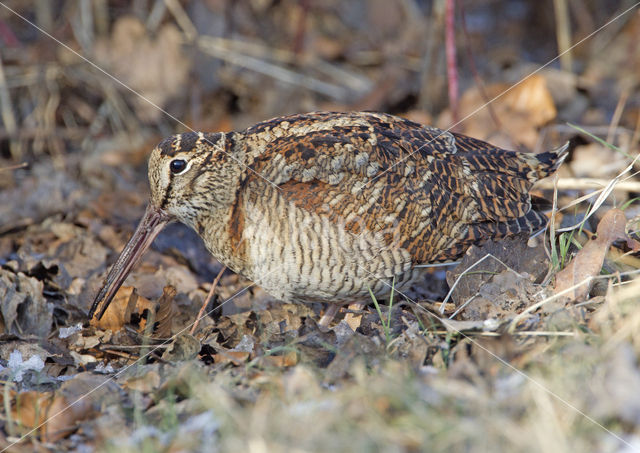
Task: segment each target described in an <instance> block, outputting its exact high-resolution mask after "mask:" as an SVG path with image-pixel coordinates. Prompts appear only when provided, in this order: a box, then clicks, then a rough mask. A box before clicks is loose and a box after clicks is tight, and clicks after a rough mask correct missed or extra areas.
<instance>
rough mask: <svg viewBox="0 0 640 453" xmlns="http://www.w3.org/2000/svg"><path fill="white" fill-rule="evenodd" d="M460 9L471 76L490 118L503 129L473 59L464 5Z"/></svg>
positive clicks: (460, 5)
mask: <svg viewBox="0 0 640 453" xmlns="http://www.w3.org/2000/svg"><path fill="white" fill-rule="evenodd" d="M458 5H459V6H458V9H459V10H460V23H461V24H462V32H463V33H464V38H465V49H466V51H467V60H468V61H469V67H470V68H471V74H473V80H474V81H475V83H476V86H477V87H478V91H479V92H480V96H481V97H482V101H483V102H484V103H485V104H486V105H487V110H488V111H489V116H491V119H492V120H493V122H494V123H495V124H496V127H497V128H498V129H501V128H502V124H500V120H499V119H498V115H497V114H496V111H495V109H494V108H493V103H492V102H489V96H488V95H487V91H486V90H485V89H484V83H483V82H482V79H481V78H480V73H479V72H478V68H477V67H476V59H475V58H473V52H471V37H470V36H469V30H468V29H467V19H466V17H465V14H464V5H463V4H462V3H459V4H458Z"/></svg>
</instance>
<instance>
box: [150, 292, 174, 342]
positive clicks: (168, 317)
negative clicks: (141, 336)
mask: <svg viewBox="0 0 640 453" xmlns="http://www.w3.org/2000/svg"><path fill="white" fill-rule="evenodd" d="M174 297H176V289H175V288H174V287H173V286H170V285H167V286H165V287H164V288H163V289H162V297H160V299H159V300H158V310H157V313H156V322H157V323H158V328H157V329H156V331H155V332H154V333H153V336H154V337H155V338H169V337H170V336H171V329H172V327H173V318H174V314H175V306H174V303H173V298H174Z"/></svg>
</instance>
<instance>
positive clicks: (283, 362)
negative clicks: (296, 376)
mask: <svg viewBox="0 0 640 453" xmlns="http://www.w3.org/2000/svg"><path fill="white" fill-rule="evenodd" d="M258 362H259V363H260V365H262V366H264V367H277V368H284V367H288V366H294V365H295V364H296V363H298V354H296V351H287V352H285V353H284V354H283V355H265V356H262V357H260V359H259V360H258Z"/></svg>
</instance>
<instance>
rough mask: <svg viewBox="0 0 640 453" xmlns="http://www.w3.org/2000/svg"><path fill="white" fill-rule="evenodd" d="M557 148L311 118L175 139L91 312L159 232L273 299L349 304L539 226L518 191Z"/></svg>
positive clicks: (554, 157) (388, 119) (374, 120)
mask: <svg viewBox="0 0 640 453" xmlns="http://www.w3.org/2000/svg"><path fill="white" fill-rule="evenodd" d="M565 155H566V147H563V148H561V149H559V150H556V151H552V152H547V153H542V154H537V155H533V154H526V153H518V152H513V151H505V150H502V149H499V148H496V147H494V146H492V145H490V144H488V143H485V142H482V141H480V140H475V139H473V138H469V137H465V136H462V135H459V134H453V133H449V132H443V131H441V130H439V129H436V128H431V127H427V126H423V125H420V124H417V123H414V122H411V121H408V120H405V119H401V118H398V117H395V116H391V115H386V114H381V113H364V112H352V113H330V112H317V113H309V114H303V115H293V116H288V117H280V118H275V119H272V120H269V121H265V122H263V123H259V124H257V125H255V126H253V127H250V128H249V129H247V130H245V131H243V132H231V133H211V134H209V133H206V134H205V133H185V134H179V135H175V136H172V137H169V138H167V139H165V140H164V141H162V142H161V143H160V144H159V145H158V146H157V147H156V148H155V149H154V150H153V152H152V154H151V158H150V161H149V180H150V183H151V201H150V205H149V208H148V209H147V213H146V214H145V217H144V219H143V221H141V225H140V226H139V228H138V230H137V231H136V234H135V235H134V237H133V238H132V239H131V241H130V242H129V244H128V245H127V247H126V248H125V251H123V254H122V255H121V257H120V258H119V260H118V262H117V263H116V265H114V269H112V272H111V274H110V276H109V277H108V279H107V282H106V284H105V287H104V288H103V290H102V291H101V292H100V294H99V295H98V297H97V298H96V301H95V303H94V306H93V307H92V312H91V315H93V314H94V313H95V312H96V311H97V312H98V313H99V316H100V315H101V314H102V313H103V312H104V309H106V306H107V305H108V303H109V301H110V299H111V297H112V296H113V294H114V293H115V291H116V290H117V288H118V287H119V286H120V284H121V283H122V281H123V280H124V278H126V274H127V273H128V272H129V270H130V269H131V266H132V265H133V263H134V261H136V259H137V258H139V256H140V255H141V253H142V252H143V251H144V249H146V247H147V246H148V245H149V244H150V243H151V241H152V240H153V237H154V236H155V235H156V234H157V232H159V231H160V229H161V228H162V226H163V225H165V224H166V223H167V222H169V221H171V220H179V221H181V222H183V223H185V224H187V225H189V226H190V227H192V228H193V229H194V230H195V231H197V232H198V233H199V234H200V236H201V237H202V239H203V240H204V242H205V245H206V247H207V248H208V249H209V251H210V252H211V253H212V254H213V256H215V257H216V258H217V259H218V260H219V261H221V262H222V263H223V264H225V265H227V266H228V267H229V268H231V269H232V270H234V271H235V272H237V273H239V274H242V275H244V276H246V277H247V278H249V279H251V280H253V281H254V282H256V283H257V284H259V285H261V286H263V287H264V288H265V289H266V290H267V291H268V292H269V293H271V294H272V295H274V296H275V297H277V298H280V299H285V300H300V301H323V302H330V303H345V302H357V301H361V300H364V299H366V298H367V297H369V288H370V289H371V290H372V291H373V292H374V293H375V294H377V295H382V294H384V293H386V292H388V291H389V286H387V285H388V284H389V283H390V282H391V281H392V280H395V285H396V287H402V286H403V285H404V284H406V283H407V282H409V281H411V280H412V279H413V278H414V277H415V275H416V273H417V267H416V266H419V265H423V264H430V263H438V262H446V261H451V260H455V259H457V258H458V257H460V255H462V254H463V253H464V251H465V250H466V249H467V248H468V247H469V246H470V245H471V244H474V243H477V242H479V241H481V240H483V239H486V238H499V237H505V236H510V235H514V234H517V233H520V232H534V231H536V230H539V229H540V228H542V227H544V225H545V224H546V218H545V217H544V216H543V215H542V214H540V213H538V212H536V211H535V210H533V209H532V205H531V199H530V196H529V192H528V191H529V189H530V187H531V185H532V184H533V183H534V182H535V181H537V180H538V179H540V178H542V177H545V176H547V175H549V174H551V173H552V172H553V171H555V169H556V168H557V167H558V165H560V163H561V162H562V160H563V159H564V156H565Z"/></svg>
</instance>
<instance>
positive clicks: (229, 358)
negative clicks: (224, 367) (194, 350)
mask: <svg viewBox="0 0 640 453" xmlns="http://www.w3.org/2000/svg"><path fill="white" fill-rule="evenodd" d="M249 355H250V353H249V352H247V351H224V352H219V353H218V354H214V355H213V360H214V362H215V363H232V364H234V365H236V366H240V365H242V364H243V363H245V362H246V361H247V360H249Z"/></svg>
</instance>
